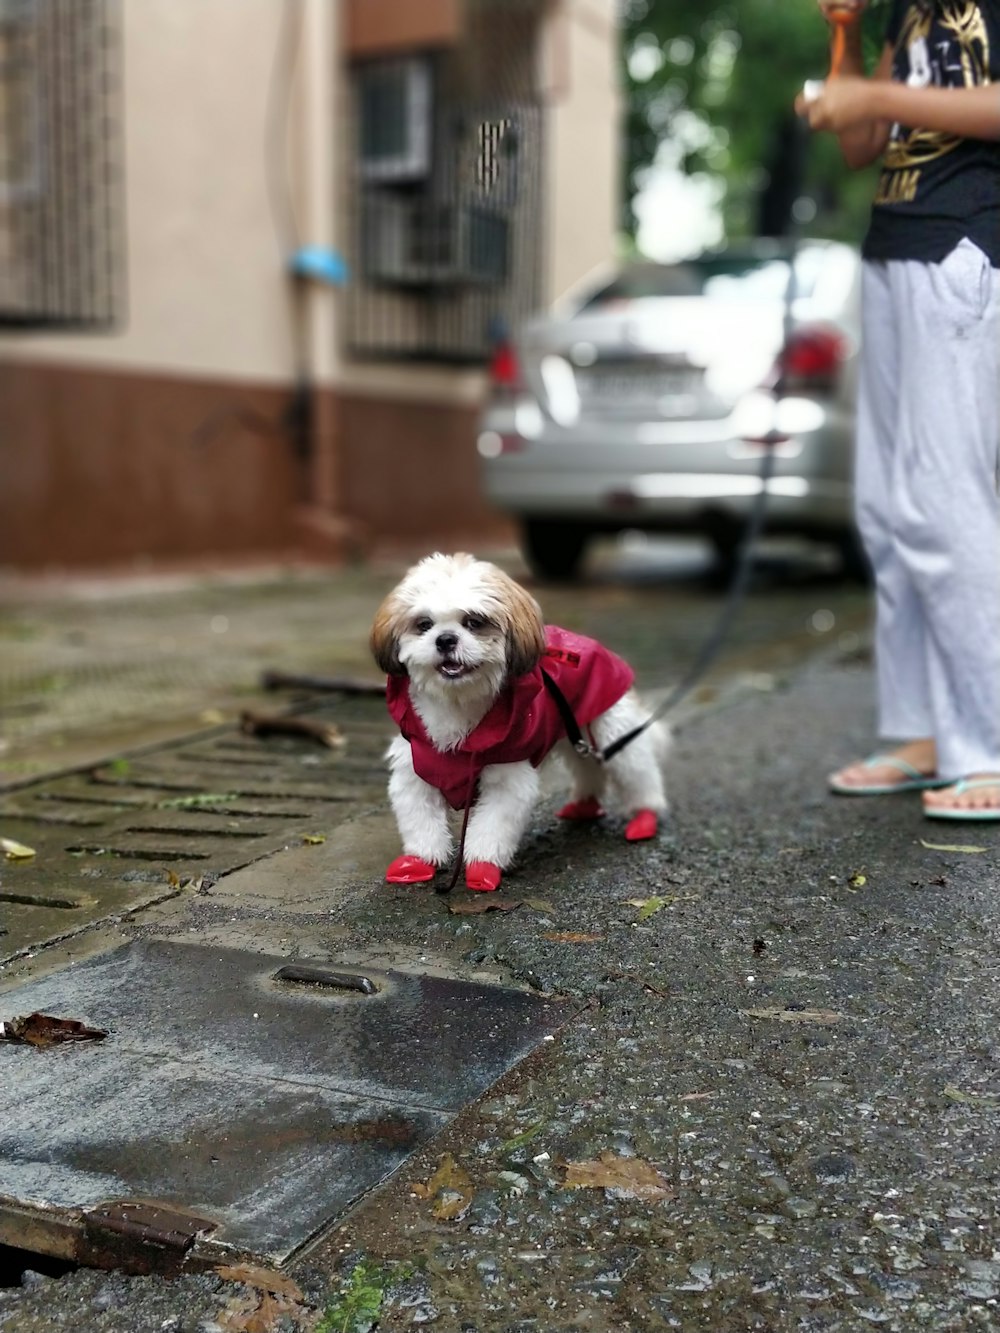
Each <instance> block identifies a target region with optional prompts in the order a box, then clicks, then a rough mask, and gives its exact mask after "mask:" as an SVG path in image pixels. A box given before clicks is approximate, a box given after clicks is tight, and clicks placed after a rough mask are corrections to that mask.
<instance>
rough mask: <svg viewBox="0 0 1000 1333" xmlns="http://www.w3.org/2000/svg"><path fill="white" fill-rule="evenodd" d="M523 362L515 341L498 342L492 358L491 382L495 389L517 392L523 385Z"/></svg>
mask: <svg viewBox="0 0 1000 1333" xmlns="http://www.w3.org/2000/svg"><path fill="white" fill-rule="evenodd" d="M522 383H523V381H522V378H521V363H520V361H519V360H518V357H517V352H516V351H515V349H514V345H513V343H509V342H501V343H497V345H496V347H495V348H494V349H493V356H492V357H491V358H490V384H491V386H492V387H493V388H494V389H500V390H504V391H506V392H508V393H512V392H515V391H516V390H518V389H520V388H521V387H522Z"/></svg>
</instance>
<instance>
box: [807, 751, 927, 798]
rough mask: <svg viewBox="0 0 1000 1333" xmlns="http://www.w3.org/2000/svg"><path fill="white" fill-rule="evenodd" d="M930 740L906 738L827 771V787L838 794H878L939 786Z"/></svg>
mask: <svg viewBox="0 0 1000 1333" xmlns="http://www.w3.org/2000/svg"><path fill="white" fill-rule="evenodd" d="M936 764H937V756H936V752H935V745H934V742H933V740H918V741H908V742H907V743H906V744H905V745H900V746H898V747H897V748H896V749H894V750H889V751H887V752H886V753H885V754H877V755H873V756H872V757H871V758H870V759H862V760H860V761H858V762H857V763H853V764H848V765H847V766H846V768H841V769H839V770H838V771H837V772H836V773H831V774H830V777H829V779H828V782H829V786H830V790H831V791H834V792H837V793H838V794H839V795H842V796H882V795H888V794H889V793H891V792H894V791H920V790H922V789H924V788H925V787H929V786H932V785H933V784H934V783H937V784H938V785H943V783H941V780H940V779H939V778H938V777H937V775H936V772H935V769H936Z"/></svg>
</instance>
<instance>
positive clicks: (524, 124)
mask: <svg viewBox="0 0 1000 1333" xmlns="http://www.w3.org/2000/svg"><path fill="white" fill-rule="evenodd" d="M543 13H544V5H543V3H542V2H541V0H466V21H465V30H464V37H463V38H462V40H461V41H460V42H459V44H458V45H457V46H456V47H454V48H452V49H449V50H445V51H440V52H437V53H435V54H433V55H430V54H427V53H421V54H416V55H412V56H408V57H394V58H393V59H391V60H370V61H366V62H364V63H361V64H359V65H357V66H356V67H355V69H354V71H353V76H352V82H353V98H352V116H351V124H350V127H349V132H350V135H351V139H350V146H349V160H350V161H352V162H353V163H354V171H353V176H352V180H351V188H350V189H349V190H348V192H347V193H348V198H349V199H350V200H351V232H352V243H351V245H350V250H351V252H352V254H351V258H352V261H353V262H352V275H353V276H352V282H351V286H350V288H349V290H348V293H347V343H348V349H349V351H351V352H352V353H354V354H355V355H357V356H359V357H385V358H395V359H405V358H415V359H430V360H439V361H450V362H456V363H461V362H466V363H472V364H474V363H478V362H482V361H484V360H485V359H486V358H487V357H488V356H489V354H490V350H491V346H492V343H493V340H494V337H495V334H496V331H497V329H498V328H500V327H511V326H513V325H515V324H517V323H519V322H520V321H521V320H522V319H523V318H525V317H526V316H528V315H529V314H532V313H534V312H535V310H537V307H538V304H539V301H540V299H541V291H542V281H541V274H542V260H543V255H542V246H543V243H544V235H545V230H544V224H543V218H542V198H543V196H542V178H543V177H542V172H543V165H544V164H543V152H544V134H543V126H544V118H543V109H542V102H541V97H540V93H539V88H538V74H537V71H538V69H539V65H540V58H539V43H540V37H541V24H542V18H543Z"/></svg>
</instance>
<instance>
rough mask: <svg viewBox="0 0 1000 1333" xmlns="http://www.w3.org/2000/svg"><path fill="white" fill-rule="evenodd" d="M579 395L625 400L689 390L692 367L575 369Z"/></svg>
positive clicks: (693, 375) (694, 382) (695, 377)
mask: <svg viewBox="0 0 1000 1333" xmlns="http://www.w3.org/2000/svg"><path fill="white" fill-rule="evenodd" d="M577 383H578V386H579V389H580V394H581V397H583V398H584V399H589V400H591V401H595V402H626V401H627V400H629V399H635V398H642V399H657V398H664V397H669V396H671V395H673V394H682V393H691V392H692V391H693V390H695V389H696V388H697V387H698V371H697V370H696V369H695V368H694V367H693V366H635V367H616V368H615V369H614V370H611V369H608V370H588V371H586V372H584V373H581V372H578V374H577Z"/></svg>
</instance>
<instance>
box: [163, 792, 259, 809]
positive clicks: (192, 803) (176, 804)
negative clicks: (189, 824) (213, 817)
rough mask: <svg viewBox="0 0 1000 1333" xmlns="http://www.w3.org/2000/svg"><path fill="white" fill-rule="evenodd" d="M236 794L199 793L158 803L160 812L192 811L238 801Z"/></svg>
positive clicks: (174, 797) (173, 797)
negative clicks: (205, 806)
mask: <svg viewBox="0 0 1000 1333" xmlns="http://www.w3.org/2000/svg"><path fill="white" fill-rule="evenodd" d="M238 799H239V798H238V797H237V795H236V793H235V792H218V791H209V792H198V794H197V795H195V796H172V797H171V798H170V800H169V801H158V802H157V809H158V810H190V809H195V808H197V807H198V806H202V805H225V804H226V802H227V801H235V800H238Z"/></svg>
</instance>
